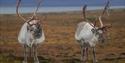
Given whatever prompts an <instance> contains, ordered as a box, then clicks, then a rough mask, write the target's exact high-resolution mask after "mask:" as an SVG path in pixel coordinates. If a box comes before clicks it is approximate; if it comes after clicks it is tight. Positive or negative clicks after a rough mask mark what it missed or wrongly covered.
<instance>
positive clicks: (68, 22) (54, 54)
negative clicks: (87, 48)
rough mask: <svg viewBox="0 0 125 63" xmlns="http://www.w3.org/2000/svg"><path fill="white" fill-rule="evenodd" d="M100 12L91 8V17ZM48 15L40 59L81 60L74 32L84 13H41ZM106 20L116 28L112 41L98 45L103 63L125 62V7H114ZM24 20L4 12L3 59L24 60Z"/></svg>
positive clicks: (52, 62) (0, 21)
mask: <svg viewBox="0 0 125 63" xmlns="http://www.w3.org/2000/svg"><path fill="white" fill-rule="evenodd" d="M99 12H100V11H99ZM99 12H97V11H88V18H89V19H91V20H93V19H95V17H96V16H98V15H99ZM45 15H46V16H47V18H46V19H45V21H42V22H41V23H42V26H43V28H44V32H45V35H46V40H45V42H44V43H42V44H41V45H39V46H40V47H39V49H38V54H39V59H40V61H41V62H44V63H80V47H79V45H78V44H77V42H76V40H75V38H74V33H75V28H76V26H77V24H78V22H81V21H82V15H81V13H80V12H67V13H48V14H38V16H39V17H40V18H44V16H45ZM24 16H28V15H24ZM41 20H42V19H41ZM103 21H104V23H106V24H112V28H111V29H110V30H108V32H109V33H108V41H107V42H106V43H104V44H103V45H98V46H97V52H96V53H97V59H98V60H99V63H114V62H117V63H123V62H125V10H112V11H111V12H110V16H109V17H107V16H105V18H104V19H103ZM23 23H24V21H21V20H20V19H19V18H18V17H17V16H16V15H14V14H13V15H12V14H10V15H9V14H6V15H5V14H3V15H0V62H2V63H10V61H12V63H13V62H15V63H20V60H22V59H23V58H22V56H23V48H22V46H21V45H20V44H19V43H18V41H17V36H18V32H19V29H20V27H21V25H22V24H23ZM14 60H15V61H14ZM91 60H92V59H91V55H89V62H91Z"/></svg>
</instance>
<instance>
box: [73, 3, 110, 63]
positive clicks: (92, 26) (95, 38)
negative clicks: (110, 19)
mask: <svg viewBox="0 0 125 63" xmlns="http://www.w3.org/2000/svg"><path fill="white" fill-rule="evenodd" d="M86 7H87V5H85V6H84V7H83V17H84V20H85V21H84V22H80V23H79V24H78V27H77V29H76V32H75V39H76V40H77V42H78V43H79V44H80V47H81V60H82V62H84V63H86V61H87V60H88V48H89V47H90V48H92V50H93V63H96V62H97V60H96V54H95V46H96V44H97V43H99V42H104V40H105V39H106V37H105V33H106V30H107V29H108V28H109V27H110V26H107V25H103V22H102V20H101V19H102V17H103V15H104V14H105V12H107V13H108V11H107V9H108V7H109V1H108V2H107V4H106V6H105V8H104V10H103V12H102V14H101V15H100V16H99V17H98V19H99V22H100V27H97V26H96V22H95V23H90V22H88V20H87V19H86V15H85V10H86Z"/></svg>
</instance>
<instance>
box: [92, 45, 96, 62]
mask: <svg viewBox="0 0 125 63" xmlns="http://www.w3.org/2000/svg"><path fill="white" fill-rule="evenodd" d="M92 50H93V63H96V62H97V60H96V53H95V47H93V48H92Z"/></svg>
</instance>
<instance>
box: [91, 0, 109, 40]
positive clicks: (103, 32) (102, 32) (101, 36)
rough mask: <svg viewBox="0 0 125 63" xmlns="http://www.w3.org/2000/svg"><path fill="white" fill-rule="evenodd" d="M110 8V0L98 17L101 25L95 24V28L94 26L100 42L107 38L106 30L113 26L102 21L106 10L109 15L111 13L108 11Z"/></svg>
mask: <svg viewBox="0 0 125 63" xmlns="http://www.w3.org/2000/svg"><path fill="white" fill-rule="evenodd" d="M108 8H109V1H108V2H107V4H106V6H105V8H104V10H103V12H102V14H101V16H99V17H98V19H99V22H100V27H95V26H96V24H94V28H93V30H92V31H93V33H95V35H96V36H97V37H98V40H99V41H100V42H104V41H105V39H106V31H107V30H108V28H110V27H111V26H109V25H104V24H103V22H102V17H103V15H104V14H105V12H106V13H107V15H109V13H108Z"/></svg>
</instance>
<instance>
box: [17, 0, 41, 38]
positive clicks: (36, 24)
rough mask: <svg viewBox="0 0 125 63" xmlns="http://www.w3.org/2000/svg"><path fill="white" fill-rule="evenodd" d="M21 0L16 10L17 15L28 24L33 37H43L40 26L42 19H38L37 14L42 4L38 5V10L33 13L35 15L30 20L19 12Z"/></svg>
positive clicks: (28, 29)
mask: <svg viewBox="0 0 125 63" xmlns="http://www.w3.org/2000/svg"><path fill="white" fill-rule="evenodd" d="M20 2H21V0H17V8H16V13H17V15H18V16H19V17H20V18H21V19H23V20H24V21H26V23H27V32H30V33H31V34H32V35H33V37H34V38H35V37H36V38H39V37H40V36H41V26H40V19H38V17H37V16H36V12H37V11H38V8H39V6H40V3H41V2H39V3H38V5H37V8H36V10H35V11H34V12H33V15H32V16H31V17H29V19H25V18H24V17H22V16H21V15H20V14H19V12H18V7H19V5H20Z"/></svg>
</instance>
